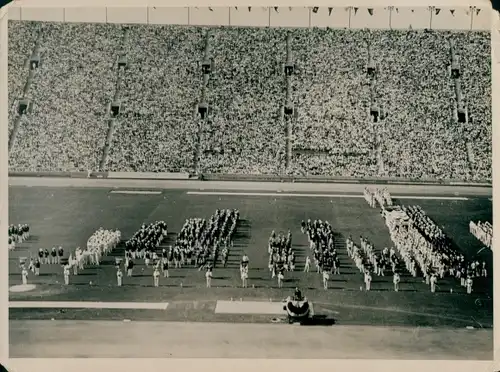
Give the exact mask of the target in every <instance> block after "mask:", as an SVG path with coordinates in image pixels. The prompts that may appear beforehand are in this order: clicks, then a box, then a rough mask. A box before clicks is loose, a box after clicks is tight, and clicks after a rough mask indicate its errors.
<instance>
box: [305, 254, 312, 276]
mask: <svg viewBox="0 0 500 372" xmlns="http://www.w3.org/2000/svg"><path fill="white" fill-rule="evenodd" d="M310 268H311V259H310V258H309V256H307V257H306V264H305V266H304V272H305V273H308V272H309V270H310Z"/></svg>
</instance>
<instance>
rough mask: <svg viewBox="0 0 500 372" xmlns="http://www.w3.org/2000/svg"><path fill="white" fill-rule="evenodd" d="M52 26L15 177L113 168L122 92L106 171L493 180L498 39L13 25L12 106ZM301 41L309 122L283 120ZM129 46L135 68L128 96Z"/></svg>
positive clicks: (299, 64) (295, 90) (297, 95)
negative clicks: (209, 66) (288, 66)
mask: <svg viewBox="0 0 500 372" xmlns="http://www.w3.org/2000/svg"><path fill="white" fill-rule="evenodd" d="M40 26H43V27H42V30H41V35H40V55H41V65H40V68H38V69H37V71H36V73H35V75H34V76H33V82H32V85H31V88H30V89H29V92H28V95H27V98H30V99H31V100H32V102H33V111H32V113H28V114H27V115H24V116H23V117H22V118H21V121H20V126H19V130H18V132H17V136H16V142H15V145H14V146H13V148H12V149H11V152H10V160H9V167H10V169H11V170H16V171H75V170H78V171H86V170H89V169H91V170H97V169H99V164H100V163H101V160H102V158H103V147H104V144H105V141H106V135H107V128H108V120H109V116H108V115H107V110H108V105H109V104H110V102H111V101H112V100H113V97H114V94H115V91H118V92H119V93H120V97H121V100H122V105H123V107H122V108H121V112H120V114H119V115H118V116H117V117H116V119H115V127H114V128H115V129H114V131H113V135H112V138H111V143H110V150H109V153H106V152H104V156H107V162H104V164H105V169H104V170H109V171H142V172H148V171H149V172H178V171H181V172H188V171H193V170H194V169H195V164H197V165H198V169H199V171H200V172H204V173H225V174H270V175H273V174H283V173H288V174H292V175H324V176H350V177H380V176H386V177H405V178H431V179H457V180H458V179H459V180H491V156H492V146H491V121H492V119H491V109H490V106H491V97H490V95H491V83H490V81H491V77H490V70H491V67H490V52H489V50H490V49H489V34H488V33H485V32H470V33H468V32H458V31H457V32H453V33H451V32H449V31H424V30H404V31H401V30H400V31H396V30H391V31H389V30H376V31H367V30H344V29H335V30H332V29H330V30H326V29H307V28H304V29H293V30H291V29H273V28H271V29H269V28H227V27H211V28H208V27H187V26H158V25H155V26H152V25H128V26H127V27H128V29H129V31H128V32H129V37H128V38H127V40H126V42H125V45H122V44H123V42H122V38H123V34H124V28H123V26H121V25H117V24H64V23H37V22H19V21H10V22H9V33H10V46H9V66H10V69H9V93H10V98H9V104H10V105H11V106H12V105H13V104H14V103H15V100H16V98H17V96H18V93H17V92H19V91H20V89H22V85H23V84H24V82H25V80H26V79H27V77H28V72H29V70H28V68H27V67H26V66H23V63H24V62H25V60H26V58H28V57H29V55H30V53H31V50H30V49H33V45H34V43H35V38H36V37H37V34H38V29H39V27H40ZM207 30H210V37H209V43H210V50H211V53H212V57H213V62H214V71H213V72H212V74H211V76H210V79H209V81H208V85H207V86H206V88H205V91H204V92H205V99H206V101H207V103H208V106H209V110H208V111H209V112H208V117H207V118H206V119H204V120H203V119H201V118H200V116H199V115H198V114H197V110H196V107H197V104H198V103H200V100H201V97H202V91H203V72H202V68H201V64H202V61H203V58H204V45H205V35H206V32H207ZM289 31H291V35H292V38H291V50H292V54H293V59H294V63H295V64H296V69H295V71H294V73H293V74H292V75H291V76H289V77H288V78H289V79H290V81H291V88H292V91H291V92H290V97H291V100H292V102H293V104H294V107H295V109H296V114H295V115H293V116H291V117H286V120H283V119H284V117H283V115H282V109H283V105H284V104H285V100H286V91H287V77H286V76H285V73H284V71H283V66H284V62H285V59H286V57H287V55H286V37H287V33H288V32H289ZM449 37H452V38H453V39H454V40H455V43H456V49H457V53H458V54H459V55H460V61H461V62H460V63H461V70H462V74H463V77H462V82H461V84H462V90H463V92H464V95H465V97H466V99H467V102H468V104H469V112H470V113H471V116H472V118H473V122H469V123H467V124H459V123H456V122H454V121H453V105H454V104H455V103H454V102H455V97H454V90H453V81H452V79H451V77H450V73H449V63H450V52H449V45H448V43H447V38H449ZM368 43H370V48H371V53H372V56H373V60H374V61H375V63H376V66H377V69H376V70H377V74H376V83H375V96H376V98H377V99H378V101H379V102H380V104H381V105H382V106H383V107H384V109H385V110H386V111H387V117H386V118H385V119H383V120H380V121H379V122H377V123H374V122H373V120H372V119H371V117H370V114H369V109H370V78H369V77H368V76H367V73H366V65H367V62H368V53H367V44H368ZM122 48H123V53H124V54H125V55H126V58H127V67H126V69H125V70H123V71H122V72H121V73H120V74H121V75H120V76H121V83H120V84H119V85H118V86H117V69H118V66H117V63H116V61H117V59H118V56H119V54H120V53H121V51H122ZM14 119H15V118H14V117H13V116H11V117H10V119H9V125H10V126H12V123H13V121H14ZM287 125H291V126H292V138H291V141H292V153H291V156H290V157H289V158H288V156H289V155H288V154H287V148H286V143H287V141H286V126H287ZM470 153H472V154H473V156H472V157H471V156H470ZM286 164H288V168H287V167H286Z"/></svg>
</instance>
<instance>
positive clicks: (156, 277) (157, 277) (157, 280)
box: [153, 266, 160, 287]
mask: <svg viewBox="0 0 500 372" xmlns="http://www.w3.org/2000/svg"><path fill="white" fill-rule="evenodd" d="M153 282H154V286H155V287H158V286H159V285H160V271H159V270H158V266H155V268H154V270H153Z"/></svg>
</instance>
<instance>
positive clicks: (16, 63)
mask: <svg viewBox="0 0 500 372" xmlns="http://www.w3.org/2000/svg"><path fill="white" fill-rule="evenodd" d="M37 36H38V27H37V25H36V23H35V22H20V21H9V23H8V37H9V53H8V56H7V59H8V74H9V77H8V84H9V88H8V89H9V92H8V94H9V100H8V102H9V106H8V108H9V115H10V114H12V112H13V108H14V104H15V102H16V100H17V99H18V98H20V97H21V96H22V91H23V88H24V85H25V84H26V81H27V80H28V73H29V67H28V65H29V58H30V56H31V53H32V52H33V49H34V47H35V42H36V38H37ZM12 119H13V118H12V116H11V117H10V118H9V134H10V132H11V130H12V123H13V120H12Z"/></svg>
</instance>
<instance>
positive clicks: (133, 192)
mask: <svg viewBox="0 0 500 372" xmlns="http://www.w3.org/2000/svg"><path fill="white" fill-rule="evenodd" d="M109 193H110V194H128V195H160V194H161V191H148V190H111V191H110V192H109Z"/></svg>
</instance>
